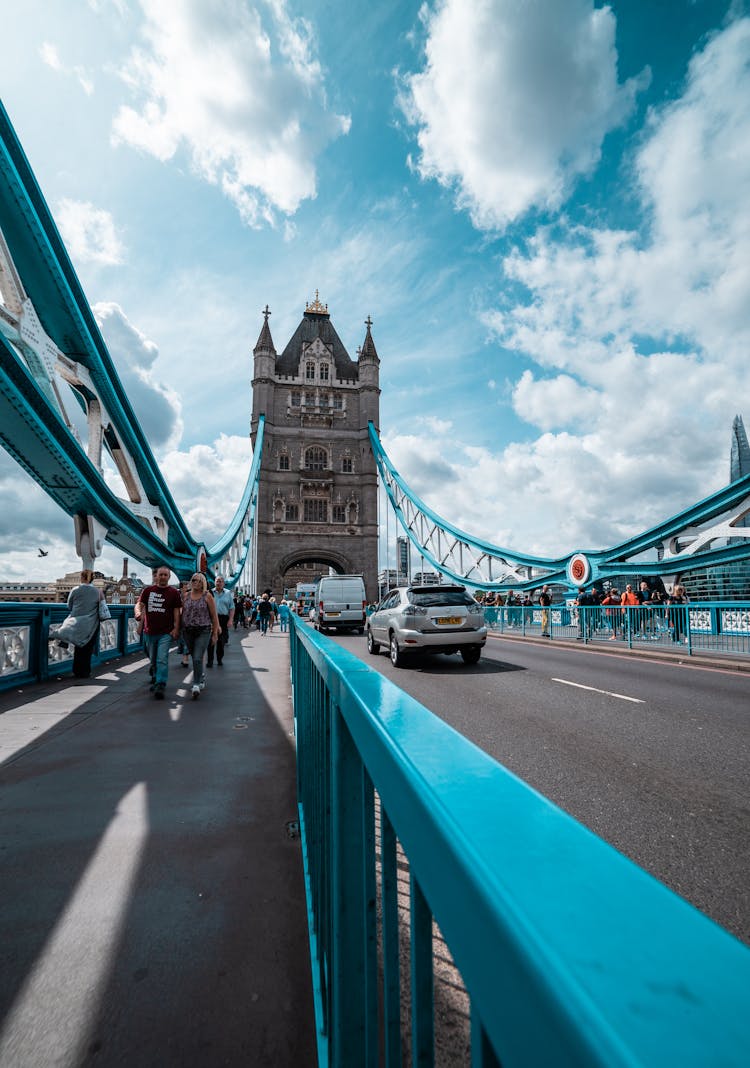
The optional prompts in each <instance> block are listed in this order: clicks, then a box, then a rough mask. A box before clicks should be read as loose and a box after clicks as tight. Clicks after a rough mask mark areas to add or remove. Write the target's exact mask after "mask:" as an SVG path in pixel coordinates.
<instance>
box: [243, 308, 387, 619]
mask: <svg viewBox="0 0 750 1068" xmlns="http://www.w3.org/2000/svg"><path fill="white" fill-rule="evenodd" d="M270 314H271V313H270V311H269V309H268V307H267V306H266V309H265V311H264V313H263V315H264V322H263V327H262V328H261V332H260V336H259V338H258V342H257V344H256V346H255V348H254V350H253V411H252V420H251V428H250V433H251V437H252V442H253V447H255V443H256V437H257V431H258V420H259V417H260V416H261V415H263V416H265V430H264V438H263V457H262V460H261V468H260V480H259V484H258V503H257V509H256V518H255V532H256V535H255V572H256V588H257V590H259V591H260V590H264V589H266V588H269V587H270V588H271V589H272V590H273V591H274V593H275V594H276V595H277V596H278V595H279V594H281V593H282V592H283V589H284V585H285V583H284V575H285V574H286V572H288V571H290V570H292V569H293V568H295V567H298V566H299V565H301V564H303V563H309V562H312V561H315V562H319V563H320V564H321V566H325V565H328V566H330V567H333V568H334V570H335V571H337V572H339V573H343V574H360V575H362V576H363V577H364V580H365V589H366V591H367V596H368V599H370V600H375V599H376V597H377V562H378V482H377V468H376V465H375V459H374V457H373V455H372V449H371V447H370V440H369V435H368V430H367V424H368V421H369V420H372V422H373V423H374V424H375V426H376V427H378V425H379V418H380V387H379V376H380V360H379V359H378V354H377V351H376V349H375V343H374V341H373V339H372V333H371V330H370V328H371V326H372V322H371V320H370V318H369V316H368V318H367V320H366V323H365V326H366V333H365V338H364V342H363V344H362V347H361V349H359V350H358V353H357V356H358V359H357V360H356V361H355V360H352V359H351V357H350V356H349V354H348V353H347V351H346V349H345V348H344V346H343V344H342V342H341V339H340V338H339V336H338V334H337V333H336V330H335V329H334V327H333V324H332V323H331V317H330V314H329V312H328V306H327V305H323V304H321V303H320V301H319V299H318V294H317V291H316V294H315V300H314V301H313V302H312V303H308V304H307V305H306V307H305V312H304V315H303V317H302V321H301V322H300V324H299V326H298V327H297V329H296V331H295V332H294V334H293V336H292V338H291V339H290V341H289V343H288V344H287V346H286V348H285V349H284V350H283V352H282V353H281V354H280V355H279V354H278V353H277V352H276V349H275V348H274V343H273V339H272V337H271V330H270V327H269V323H268V317H269V315H270Z"/></svg>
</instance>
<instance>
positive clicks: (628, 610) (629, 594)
mask: <svg viewBox="0 0 750 1068" xmlns="http://www.w3.org/2000/svg"><path fill="white" fill-rule="evenodd" d="M620 604H621V605H622V614H623V616H624V617H625V618H624V621H623V633H622V636H623V638H625V636H626V635H628V634H630V635H632V633H633V630H634V628H633V611H634V609H636V608H638V607H640V604H641V599H640V597H639V596H638V594H637V593H636V592H635V590H634V589H633V587H632V586H631V585H630V583H628V584H627V586H626V587H625V593H623V595H622V597H621V598H620Z"/></svg>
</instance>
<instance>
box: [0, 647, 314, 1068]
mask: <svg viewBox="0 0 750 1068" xmlns="http://www.w3.org/2000/svg"><path fill="white" fill-rule="evenodd" d="M206 677H207V687H206V689H205V690H204V691H203V693H202V694H201V696H200V699H199V700H197V701H193V700H191V698H190V685H191V682H192V674H191V672H190V671H189V670H188V669H184V668H182V667H180V658H179V656H178V655H177V653H176V652H175V651H173V652H172V653H171V654H170V671H169V683H168V686H167V699H166V700H165V701H155V700H154V698H153V696H152V695H151V694H150V692H149V677H148V668H147V662H146V660H145V658H143V657H128V658H124V659H122V660H118V661H114V662H110V663H108V664H106V665H102V666H101V667H100V668H99V670H98V672H97V674H96V677H92V678H91V679H87V680H85V681H81V682H76V681H75V680H73V679H71V678H63V679H61V680H57V681H51V682H49V683H44V684H40V685H35V686H32V687H29V688H28V689H26V690H24V691H18V690H16V691H11V692H7V693H3V694H0V713H2V714H0V762H1V763H0V785H1V786H2V789H1V790H0V828H2V831H1V832H0V861H1V862H2V872H3V874H2V901H1V904H0V947H2V948H1V949H0V955H1V956H2V963H1V965H0V1021H1V1022H0V1065H3V1066H5V1065H8V1066H10V1065H12V1066H13V1068H32V1066H33V1068H46V1066H48V1065H49V1066H51V1065H55V1066H63V1068H79V1066H81V1065H94V1064H96V1065H107V1068H110V1066H113V1065H122V1066H125V1065H127V1066H128V1068H133V1066H137V1068H149V1066H154V1068H157V1066H158V1068H171V1066H175V1068H176V1066H178V1065H179V1066H180V1068H184V1066H185V1065H199V1066H200V1068H213V1066H219V1065H222V1066H224V1065H228V1066H234V1065H236V1066H238V1068H239V1066H242V1068H248V1066H256V1065H273V1066H286V1065H290V1066H291V1065H294V1066H295V1068H296V1066H300V1065H302V1066H312V1065H314V1064H315V1063H316V1041H315V1030H314V1018H313V1006H312V989H311V978H310V963H309V948H308V935H307V910H306V903H305V895H304V881H303V872H302V859H301V852H300V843H299V839H298V838H297V837H295V836H294V830H295V828H294V826H293V824H294V821H296V820H297V808H296V784H295V751H294V737H293V718H292V710H291V701H290V682H289V648H288V637H287V635H285V634H280V633H278V632H275V633H273V634H269V635H268V636H267V637H265V638H261V637H260V635H259V634H257V633H256V632H254V631H253V632H248V631H244V632H243V631H233V632H231V635H230V645H229V647H228V648H227V650H226V655H225V658H224V664H223V666H222V667H220V668H219V667H214V668H213V669H212V670H210V671H208V672H207V674H206Z"/></svg>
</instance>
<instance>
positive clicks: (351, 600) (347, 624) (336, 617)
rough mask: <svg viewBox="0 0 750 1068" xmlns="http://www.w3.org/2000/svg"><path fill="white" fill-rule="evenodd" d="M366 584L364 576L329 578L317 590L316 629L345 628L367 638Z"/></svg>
mask: <svg viewBox="0 0 750 1068" xmlns="http://www.w3.org/2000/svg"><path fill="white" fill-rule="evenodd" d="M366 605H367V598H366V596H365V582H364V579H363V578H362V576H361V575H330V576H326V578H322V579H319V580H318V584H317V586H316V587H315V615H314V620H315V626H316V627H317V628H318V630H319V631H326V630H328V629H329V628H334V627H336V628H341V629H344V628H346V629H347V630H356V631H359V633H360V634H364V630H365V607H366Z"/></svg>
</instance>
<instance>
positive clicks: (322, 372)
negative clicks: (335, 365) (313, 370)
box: [320, 363, 328, 382]
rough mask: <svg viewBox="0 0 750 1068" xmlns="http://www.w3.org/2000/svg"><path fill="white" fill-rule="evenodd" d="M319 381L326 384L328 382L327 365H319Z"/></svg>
mask: <svg viewBox="0 0 750 1068" xmlns="http://www.w3.org/2000/svg"><path fill="white" fill-rule="evenodd" d="M320 381H321V382H327V381H328V364H327V363H322V364H321V365H320Z"/></svg>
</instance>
